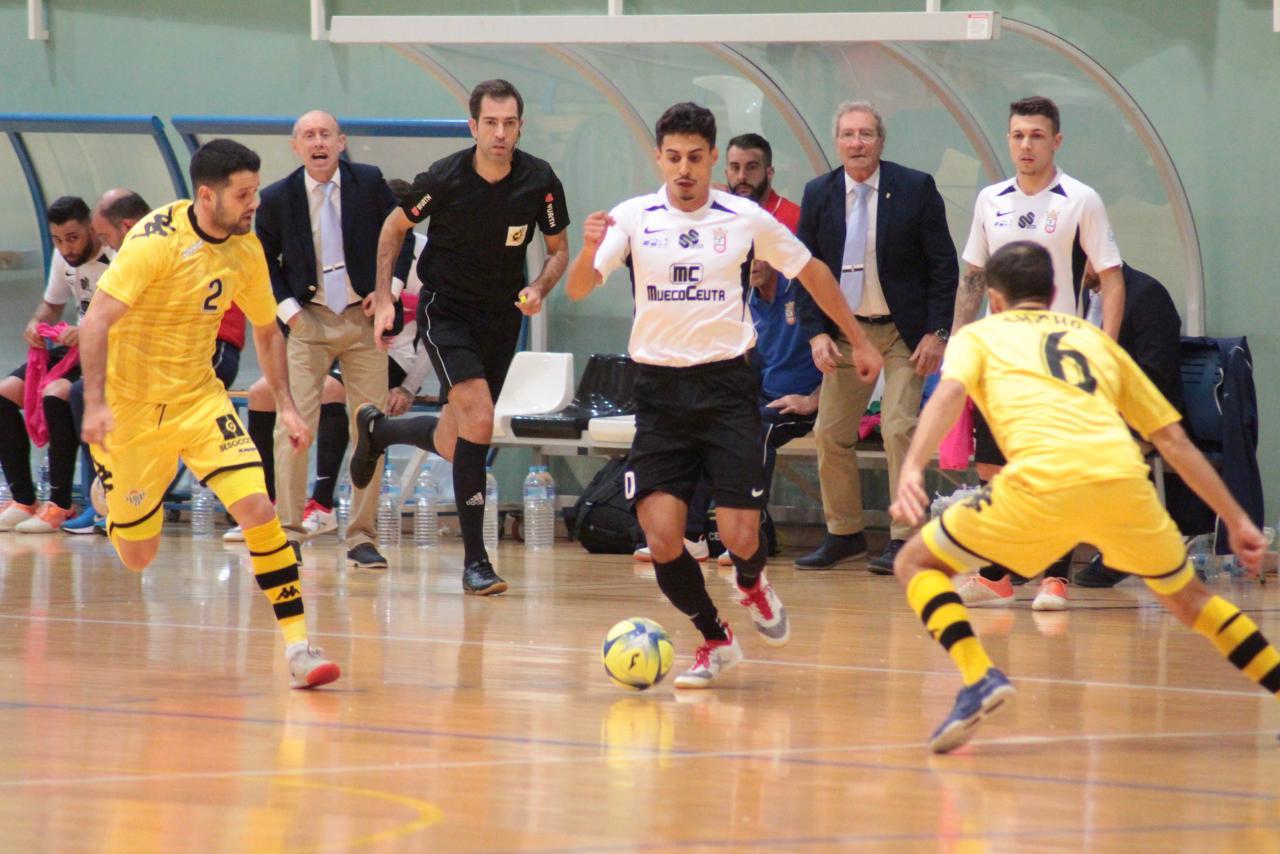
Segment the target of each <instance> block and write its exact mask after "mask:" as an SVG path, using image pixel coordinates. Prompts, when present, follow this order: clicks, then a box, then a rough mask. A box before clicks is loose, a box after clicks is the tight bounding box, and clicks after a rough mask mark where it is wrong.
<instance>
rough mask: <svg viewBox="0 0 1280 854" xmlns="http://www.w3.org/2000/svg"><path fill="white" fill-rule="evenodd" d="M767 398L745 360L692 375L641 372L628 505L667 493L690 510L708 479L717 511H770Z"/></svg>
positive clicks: (697, 369)
mask: <svg viewBox="0 0 1280 854" xmlns="http://www.w3.org/2000/svg"><path fill="white" fill-rule="evenodd" d="M759 395H760V385H759V379H758V377H757V376H756V372H755V371H754V370H753V369H752V368H751V366H750V365H748V364H747V361H746V359H745V358H738V359H730V360H726V361H723V362H712V363H710V364H706V365H695V366H693V367H688V368H666V367H658V366H654V365H640V368H639V371H638V372H637V375H636V384H635V398H636V435H635V439H634V440H633V441H632V443H631V457H630V459H629V460H628V462H627V472H626V475H625V484H626V497H627V499H628V500H630V501H632V502H635V501H638V500H639V499H641V498H643V497H644V496H645V495H648V494H649V493H650V492H665V493H667V494H669V495H674V496H675V497H676V498H679V499H680V500H682V501H685V502H688V501H689V499H690V498H691V497H692V495H693V490H694V487H695V486H696V485H697V483H698V479H699V478H700V477H701V476H702V474H703V473H704V472H705V473H706V476H707V479H708V480H709V481H710V483H711V493H712V495H713V496H714V498H715V502H716V505H717V506H719V507H733V508H741V509H745V510H758V509H762V508H763V507H764V506H765V501H766V500H767V499H766V497H765V494H766V493H767V492H768V490H767V489H766V484H765V483H764V453H763V446H762V444H761V441H760V410H759V400H758V398H759Z"/></svg>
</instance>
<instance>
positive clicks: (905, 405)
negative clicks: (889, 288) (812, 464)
mask: <svg viewBox="0 0 1280 854" xmlns="http://www.w3.org/2000/svg"><path fill="white" fill-rule="evenodd" d="M862 330H863V331H864V332H865V333H866V334H867V337H868V338H869V339H870V340H871V344H872V346H874V347H875V348H876V349H877V350H879V351H880V353H881V355H882V356H884V397H883V398H881V401H880V434H881V435H882V436H883V437H884V450H885V455H886V456H887V457H888V464H889V495H890V500H891V501H892V496H894V495H897V492H898V471H899V469H900V468H901V467H902V460H903V458H904V457H906V455H907V448H908V447H909V446H910V445H911V437H912V435H913V434H914V433H915V429H916V421H917V420H918V418H919V414H920V396H921V393H922V392H923V390H924V377H919V376H916V371H915V366H914V365H913V364H912V363H911V361H910V359H911V350H909V349H908V348H907V345H906V342H904V341H903V340H902V336H901V335H899V334H898V327H897V326H895V325H894V324H892V323H884V324H871V323H863V324H862ZM836 343H837V344H838V345H839V347H840V357H841V359H840V365H839V367H837V368H836V370H835V371H834V372H833V373H830V374H824V375H823V377H822V395H821V396H820V397H819V399H818V420H817V422H816V423H815V424H814V430H813V432H814V436H815V438H816V440H817V445H818V481H819V484H820V485H821V487H822V512H823V515H824V516H825V517H826V521H827V530H828V531H829V532H831V533H832V534H856V533H858V532H859V531H861V530H862V529H863V527H864V522H863V520H862V480H861V476H860V474H859V472H858V459H857V456H856V454H855V452H854V445H855V444H856V443H857V441H858V426H859V425H860V424H861V422H862V416H863V413H865V412H866V411H867V403H868V401H870V399H871V393H872V391H874V386H873V385H867V384H865V383H863V382H860V381H859V380H858V373H857V371H855V370H854V369H853V363H852V360H851V359H850V353H851V352H852V349H853V348H852V347H851V346H850V344H849V342H848V341H846V340H845V339H844V337H843V336H840V337H838V338H837V339H836ZM914 530H915V529H913V528H910V527H907V526H905V525H900V524H898V523H896V522H895V523H894V524H893V526H892V527H891V528H890V536H891V537H892V538H893V539H895V540H905V539H908V538H909V537H910V536H911V534H912V533H914Z"/></svg>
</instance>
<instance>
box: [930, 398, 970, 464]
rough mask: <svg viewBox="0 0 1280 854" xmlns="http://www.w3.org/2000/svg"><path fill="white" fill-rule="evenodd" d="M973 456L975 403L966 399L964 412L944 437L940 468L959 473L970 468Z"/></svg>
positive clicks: (940, 451) (939, 447)
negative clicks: (958, 471) (970, 459)
mask: <svg viewBox="0 0 1280 854" xmlns="http://www.w3.org/2000/svg"><path fill="white" fill-rule="evenodd" d="M972 456H973V401H972V400H971V399H968V398H966V399H965V402H964V410H963V411H962V412H961V413H960V417H959V418H957V419H956V423H955V424H953V425H952V426H951V432H949V433H947V435H946V436H943V437H942V444H941V445H939V446H938V468H940V469H943V470H946V471H957V470H963V469H967V468H968V467H969V458H970V457H972Z"/></svg>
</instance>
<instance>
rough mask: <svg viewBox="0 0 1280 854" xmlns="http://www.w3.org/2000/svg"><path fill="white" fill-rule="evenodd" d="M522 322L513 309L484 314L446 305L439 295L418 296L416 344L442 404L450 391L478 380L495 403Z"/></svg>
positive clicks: (520, 316)
mask: <svg viewBox="0 0 1280 854" xmlns="http://www.w3.org/2000/svg"><path fill="white" fill-rule="evenodd" d="M523 319H524V315H522V314H521V313H520V312H519V311H518V310H517V309H516V308H515V306H512V307H511V308H510V309H505V310H503V311H486V310H484V309H481V308H475V307H472V306H465V307H464V306H459V305H458V304H456V303H452V304H451V303H448V302H446V301H445V300H444V299H443V298H442V297H441V296H440V295H439V294H438V293H435V292H431V291H427V290H423V291H422V293H421V295H420V296H419V298H418V338H419V340H420V341H421V342H422V344H423V346H424V347H426V348H427V356H428V358H430V359H431V367H432V368H434V369H435V372H436V376H437V377H439V379H440V393H441V395H442V396H443V397H445V398H446V399H447V397H448V394H449V390H450V389H451V388H453V387H454V386H455V385H457V384H458V383H460V382H462V381H463V380H471V379H483V380H487V381H488V383H489V394H490V395H491V396H492V399H493V400H495V401H496V400H497V399H498V395H499V394H500V393H501V392H502V384H503V383H504V382H506V380H507V371H508V370H509V369H510V368H511V359H512V358H513V357H514V356H515V353H516V344H518V343H519V341H520V323H521V321H522V320H523Z"/></svg>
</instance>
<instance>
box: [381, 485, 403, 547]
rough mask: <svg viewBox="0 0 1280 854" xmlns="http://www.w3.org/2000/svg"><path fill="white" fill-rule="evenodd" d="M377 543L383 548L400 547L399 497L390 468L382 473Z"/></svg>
mask: <svg viewBox="0 0 1280 854" xmlns="http://www.w3.org/2000/svg"><path fill="white" fill-rule="evenodd" d="M378 542H380V543H382V545H384V546H398V545H400V496H399V494H398V491H397V490H396V475H395V471H394V470H393V469H392V468H391V467H390V466H387V467H386V469H385V470H383V472H382V492H381V493H380V494H379V495H378Z"/></svg>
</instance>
